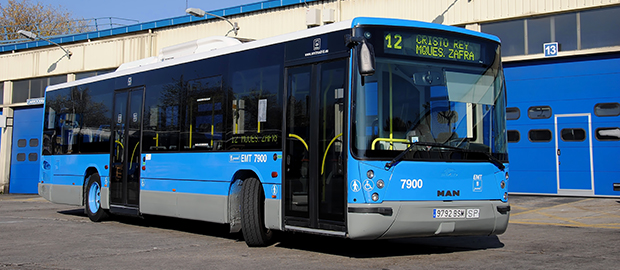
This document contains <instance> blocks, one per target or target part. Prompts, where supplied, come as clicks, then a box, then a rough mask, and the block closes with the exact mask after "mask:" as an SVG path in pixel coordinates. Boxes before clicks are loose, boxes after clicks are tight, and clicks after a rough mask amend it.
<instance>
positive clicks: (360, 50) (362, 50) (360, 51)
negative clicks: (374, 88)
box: [345, 35, 376, 76]
mask: <svg viewBox="0 0 620 270" xmlns="http://www.w3.org/2000/svg"><path fill="white" fill-rule="evenodd" d="M345 44H346V45H347V47H349V48H350V49H353V48H354V47H355V52H356V54H357V66H358V67H359V72H360V75H362V76H372V75H374V74H375V67H376V65H375V49H374V48H373V46H372V44H370V43H368V42H367V41H366V39H365V38H363V37H353V36H351V35H345Z"/></svg>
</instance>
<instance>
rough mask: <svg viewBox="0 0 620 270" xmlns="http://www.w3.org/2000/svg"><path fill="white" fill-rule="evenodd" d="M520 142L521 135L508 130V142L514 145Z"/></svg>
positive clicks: (515, 131) (516, 131)
mask: <svg viewBox="0 0 620 270" xmlns="http://www.w3.org/2000/svg"><path fill="white" fill-rule="evenodd" d="M520 140H521V133H519V131H518V130H508V142H509V143H516V142H519V141H520Z"/></svg>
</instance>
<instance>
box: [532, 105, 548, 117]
mask: <svg viewBox="0 0 620 270" xmlns="http://www.w3.org/2000/svg"><path fill="white" fill-rule="evenodd" d="M527 116H528V117H529V118H531V119H547V118H551V107H549V106H535V107H530V108H529V109H527Z"/></svg>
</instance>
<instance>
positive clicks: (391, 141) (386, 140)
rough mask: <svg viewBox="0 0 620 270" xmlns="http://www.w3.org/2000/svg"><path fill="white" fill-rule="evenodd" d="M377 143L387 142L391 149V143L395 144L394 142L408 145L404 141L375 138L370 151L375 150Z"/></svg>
mask: <svg viewBox="0 0 620 270" xmlns="http://www.w3.org/2000/svg"><path fill="white" fill-rule="evenodd" d="M377 142H389V143H390V148H392V144H391V143H395V142H399V143H409V141H408V140H406V139H390V138H376V139H375V140H374V141H372V146H371V147H370V150H375V144H376V143H377Z"/></svg>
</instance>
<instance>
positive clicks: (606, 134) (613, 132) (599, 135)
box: [596, 127, 620, 141]
mask: <svg viewBox="0 0 620 270" xmlns="http://www.w3.org/2000/svg"><path fill="white" fill-rule="evenodd" d="M596 139H597V140H599V141H620V128H617V127H613V128H597V129H596Z"/></svg>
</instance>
